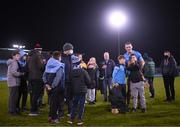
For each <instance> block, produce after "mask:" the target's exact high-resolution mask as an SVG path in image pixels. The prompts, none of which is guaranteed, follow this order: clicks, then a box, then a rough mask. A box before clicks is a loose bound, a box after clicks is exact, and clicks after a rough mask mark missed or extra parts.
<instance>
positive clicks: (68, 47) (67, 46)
mask: <svg viewBox="0 0 180 127" xmlns="http://www.w3.org/2000/svg"><path fill="white" fill-rule="evenodd" d="M73 48H74V47H73V45H72V44H71V43H65V44H64V45H63V51H67V50H73Z"/></svg>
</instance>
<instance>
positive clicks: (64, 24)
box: [0, 0, 180, 65]
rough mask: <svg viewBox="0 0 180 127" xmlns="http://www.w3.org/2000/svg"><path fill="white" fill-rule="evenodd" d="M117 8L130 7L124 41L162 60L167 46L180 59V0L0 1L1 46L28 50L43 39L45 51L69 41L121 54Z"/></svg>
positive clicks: (90, 51) (91, 50)
mask: <svg viewBox="0 0 180 127" xmlns="http://www.w3.org/2000/svg"><path fill="white" fill-rule="evenodd" d="M112 8H120V9H122V10H125V12H126V13H127V15H128V23H127V24H126V26H125V27H124V28H123V29H121V30H120V45H121V49H120V50H121V53H124V52H125V51H124V43H125V42H126V41H131V42H132V43H133V45H134V49H136V50H139V51H141V52H142V53H144V52H147V53H148V54H149V55H150V56H151V57H153V58H154V60H155V62H156V63H157V65H158V64H159V62H160V59H161V58H162V54H163V51H164V50H170V51H172V54H173V55H174V57H175V58H176V60H177V62H178V63H180V55H179V54H180V46H178V45H179V42H180V2H178V0H71V1H69V0H49V1H47V0H42V1H40V0H34V1H33V0H24V1H20V0H12V1H8V0H6V1H1V3H0V47H1V48H2V47H11V46H12V44H13V43H19V44H25V45H26V47H27V48H28V49H31V48H33V47H34V45H35V43H36V42H39V43H40V44H41V46H42V47H43V50H48V51H49V50H62V46H63V44H64V43H65V42H70V43H72V44H73V45H74V47H75V52H83V53H85V59H87V58H89V57H91V56H94V57H96V58H97V59H98V60H100V59H101V58H102V56H103V52H104V51H109V52H110V54H111V56H112V58H113V59H116V57H117V40H118V39H117V31H116V30H114V29H113V28H110V26H108V24H107V23H106V21H105V19H106V14H107V12H108V11H109V10H111V9H112Z"/></svg>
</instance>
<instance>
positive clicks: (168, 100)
mask: <svg viewBox="0 0 180 127" xmlns="http://www.w3.org/2000/svg"><path fill="white" fill-rule="evenodd" d="M163 101H164V102H171V99H165V100H163Z"/></svg>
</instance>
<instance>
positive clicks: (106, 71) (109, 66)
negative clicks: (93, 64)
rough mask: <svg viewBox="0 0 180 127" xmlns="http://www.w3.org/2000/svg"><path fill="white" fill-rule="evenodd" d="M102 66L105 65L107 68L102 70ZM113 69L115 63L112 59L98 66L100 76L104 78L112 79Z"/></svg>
mask: <svg viewBox="0 0 180 127" xmlns="http://www.w3.org/2000/svg"><path fill="white" fill-rule="evenodd" d="M103 65H106V66H107V68H106V69H103V68H102V67H103ZM114 67H115V62H114V61H113V60H112V59H109V60H108V61H107V62H106V61H103V62H102V63H101V64H100V75H101V76H102V75H103V76H104V78H112V73H113V70H114Z"/></svg>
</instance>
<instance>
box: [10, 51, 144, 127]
mask: <svg viewBox="0 0 180 127" xmlns="http://www.w3.org/2000/svg"><path fill="white" fill-rule="evenodd" d="M19 57H20V53H18V52H15V53H14V54H13V59H12V60H10V61H8V77H9V78H8V85H9V86H10V85H13V86H16V87H11V86H10V93H11V94H10V95H11V96H10V98H9V101H10V103H9V105H10V106H9V107H10V108H9V109H10V112H12V113H14V112H15V110H16V109H15V103H16V100H15V99H17V97H15V96H13V93H12V90H11V89H15V90H13V92H16V91H17V90H18V86H19V85H18V84H19V83H18V82H19V78H18V77H19V76H23V75H24V73H21V72H18V64H17V61H18V60H19ZM118 61H119V63H118V64H117V65H116V66H115V67H114V70H113V73H112V84H111V87H110V91H109V101H110V102H111V106H112V113H115V114H116V113H119V112H121V113H126V112H127V105H126V75H128V81H129V82H130V91H131V95H132V97H133V108H132V111H133V112H136V109H137V102H138V95H139V97H140V102H141V109H142V112H146V100H145V95H144V78H143V74H142V73H141V66H140V65H139V63H138V62H137V58H136V55H135V54H131V55H130V60H129V62H128V64H127V65H126V60H125V57H124V56H123V55H120V56H118ZM71 62H72V63H71V64H72V71H71V82H72V83H71V86H70V87H71V92H72V95H73V101H72V107H71V110H70V119H69V121H68V123H70V124H72V123H73V122H74V120H75V115H76V113H78V123H77V124H78V125H82V124H83V113H84V108H85V101H86V100H87V101H88V102H89V104H95V101H96V86H97V85H98V77H99V69H98V65H97V63H96V59H95V58H94V57H92V58H90V60H89V62H88V63H87V66H82V64H83V63H82V60H81V59H80V57H78V56H76V55H72V56H71ZM84 65H85V63H84ZM65 67H66V64H64V63H63V62H62V60H61V53H60V52H59V51H54V52H53V53H52V56H51V58H49V60H48V61H47V63H46V66H45V70H44V74H43V77H42V78H43V82H44V84H45V87H46V90H47V93H48V103H49V117H48V120H49V122H50V123H58V122H59V118H60V117H61V116H63V113H64V111H63V105H64V102H65V99H67V98H66V97H65V94H64V93H65V87H66V86H65V76H66V73H65ZM14 83H16V84H14ZM77 108H79V110H78V112H77Z"/></svg>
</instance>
